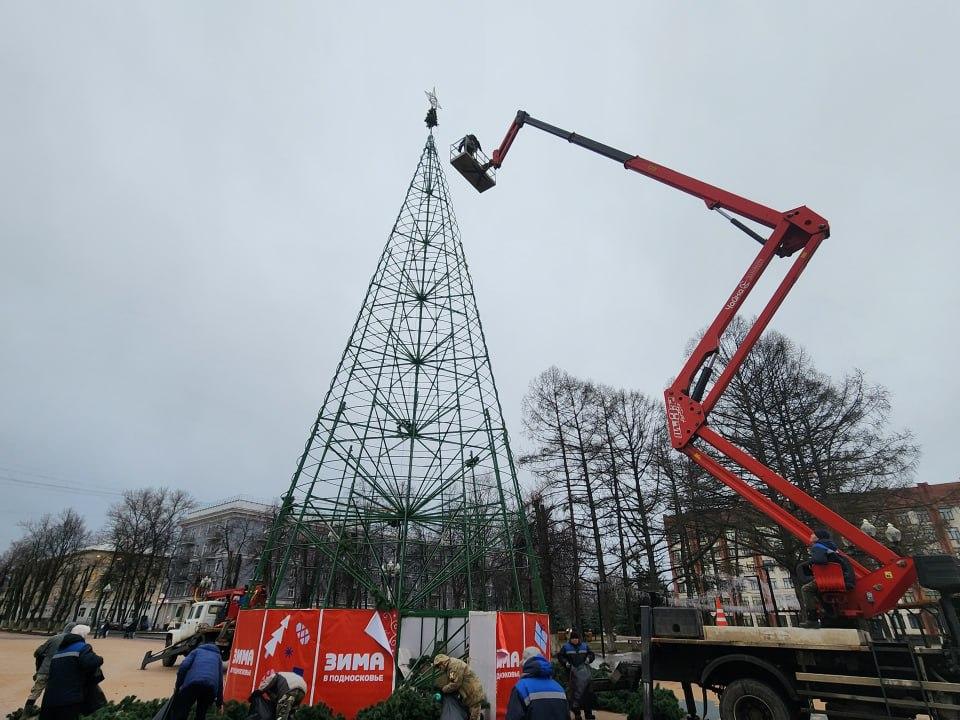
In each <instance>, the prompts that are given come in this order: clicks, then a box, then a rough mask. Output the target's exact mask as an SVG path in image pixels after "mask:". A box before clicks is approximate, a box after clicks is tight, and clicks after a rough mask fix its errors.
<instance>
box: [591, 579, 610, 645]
mask: <svg viewBox="0 0 960 720" xmlns="http://www.w3.org/2000/svg"><path fill="white" fill-rule="evenodd" d="M593 584H594V585H596V586H597V615H598V616H599V618H600V657H603V658H606V657H607V643H606V640H605V639H604V637H603V636H604V634H605V633H604V628H603V595H604V593H602V592H601V591H600V589H601V586H603V589H604V590H606V585H607V583H606V582H604V581H602V580H597V581H594V583H593Z"/></svg>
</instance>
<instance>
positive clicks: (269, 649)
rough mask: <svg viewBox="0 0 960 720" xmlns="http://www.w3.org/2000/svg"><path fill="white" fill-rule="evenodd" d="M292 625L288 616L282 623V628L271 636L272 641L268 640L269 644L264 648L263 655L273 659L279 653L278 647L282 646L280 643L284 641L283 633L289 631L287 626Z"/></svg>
mask: <svg viewBox="0 0 960 720" xmlns="http://www.w3.org/2000/svg"><path fill="white" fill-rule="evenodd" d="M289 624H290V616H289V615H287V616H286V617H285V618H284V619H283V620H281V621H280V627H278V628H277V629H276V630H274V631H273V634H272V635H271V636H270V639H269V640H267V644H266V645H264V646H263V654H264V655H266V656H267V657H273V654H274V653H275V652H277V645H279V644H280V641H281V640H283V633H284V632H286V630H287V625H289Z"/></svg>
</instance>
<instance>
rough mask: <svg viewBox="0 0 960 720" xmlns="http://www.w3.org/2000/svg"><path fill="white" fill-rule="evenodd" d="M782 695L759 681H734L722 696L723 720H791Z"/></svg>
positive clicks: (721, 714) (721, 713)
mask: <svg viewBox="0 0 960 720" xmlns="http://www.w3.org/2000/svg"><path fill="white" fill-rule="evenodd" d="M792 717H794V713H793V712H791V708H790V706H789V705H788V704H787V702H786V701H785V700H783V698H781V697H780V693H778V692H776V691H775V690H774V689H773V688H771V687H770V686H769V685H767V684H766V683H763V682H760V681H759V680H751V679H743V680H734V681H733V682H732V683H730V684H729V685H727V687H726V689H725V690H724V691H723V694H722V695H721V696H720V718H721V720H791V718H792Z"/></svg>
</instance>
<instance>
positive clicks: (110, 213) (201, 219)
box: [0, 0, 960, 548]
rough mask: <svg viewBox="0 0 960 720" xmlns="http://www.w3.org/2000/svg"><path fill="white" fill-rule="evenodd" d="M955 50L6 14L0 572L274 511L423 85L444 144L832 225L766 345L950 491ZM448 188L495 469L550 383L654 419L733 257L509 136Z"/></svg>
mask: <svg viewBox="0 0 960 720" xmlns="http://www.w3.org/2000/svg"><path fill="white" fill-rule="evenodd" d="M801 5H802V6H801ZM958 21H960V5H958V4H957V3H955V2H925V3H894V2H856V3H853V2H844V3H828V2H816V3H804V4H799V3H764V2H736V3H709V4H707V3H696V4H694V3H662V2H636V1H635V0H634V1H631V2H622V3H570V4H564V3H562V2H542V3H479V4H472V5H471V6H469V7H467V6H466V5H465V4H463V3H452V2H436V3H423V2H411V1H409V0H408V1H407V2H402V3H381V4H379V5H375V4H370V3H321V2H312V3H307V2H286V3H255V4H254V3H245V2H236V1H235V0H231V1H230V2H204V3H195V2H163V3H144V2H127V1H125V2H114V3H104V2H92V1H88V2H83V3H75V2H44V3H39V2H33V1H24V2H10V1H9V0H0V91H2V98H3V109H2V111H0V249H2V254H0V338H2V340H0V342H2V344H0V492H2V493H3V494H4V498H5V501H4V502H3V503H0V548H2V547H5V546H6V543H7V541H9V540H10V539H11V538H12V537H14V536H15V535H16V534H17V533H18V529H17V528H16V523H17V522H18V521H21V520H25V519H30V518H35V517H38V516H39V515H40V514H42V513H43V512H44V511H58V510H59V509H61V508H62V507H64V506H67V505H72V506H75V507H76V508H78V509H79V510H80V511H82V512H83V513H84V514H85V515H86V516H87V517H88V519H89V521H90V523H91V525H93V526H94V527H96V526H98V525H99V524H100V523H101V522H102V519H103V511H104V509H105V507H106V505H107V504H109V502H110V501H111V500H112V499H114V496H112V495H110V494H109V493H110V492H119V490H121V489H123V488H127V487H135V486H142V485H161V484H169V485H173V486H177V487H183V488H186V489H188V490H190V491H191V492H193V493H194V494H195V495H196V496H197V497H198V498H200V499H202V500H215V499H217V498H220V497H223V496H228V495H232V494H236V493H246V494H249V495H253V496H259V497H271V496H276V495H278V494H280V493H281V492H283V490H284V489H285V488H286V486H287V483H288V481H289V477H290V474H291V472H292V470H293V469H294V463H295V459H296V457H297V455H298V454H299V453H300V452H301V451H302V447H303V442H304V440H305V438H306V434H307V431H308V429H309V426H310V424H311V421H312V419H313V417H314V416H315V413H316V410H317V408H318V406H319V405H320V403H321V401H322V399H323V395H324V393H325V391H326V389H327V386H328V383H329V381H330V378H331V375H332V373H333V371H334V369H335V367H336V363H337V361H338V360H339V357H340V354H341V352H342V350H343V346H344V344H345V342H346V339H347V336H348V334H349V331H350V328H351V326H352V322H353V320H354V318H355V315H356V312H357V310H358V308H359V304H360V302H361V300H362V298H363V294H364V291H365V289H366V285H367V283H368V281H369V278H370V275H371V274H372V272H373V270H374V267H375V264H376V260H377V257H378V256H379V253H380V251H381V249H382V246H383V243H384V241H385V239H386V237H387V234H388V233H389V230H390V227H391V224H392V222H393V220H394V218H395V216H396V213H397V210H398V208H399V204H400V202H401V200H402V198H403V194H404V192H405V190H406V187H407V183H408V182H409V179H410V177H411V175H412V173H413V171H414V169H415V167H416V162H417V159H418V157H419V154H420V151H421V149H422V145H423V141H424V138H425V129H424V127H423V124H422V117H423V114H424V112H425V110H426V101H425V98H424V95H423V90H424V89H426V88H429V87H432V86H434V85H436V87H437V93H438V95H439V97H440V101H441V103H442V105H443V110H442V111H441V113H440V122H441V125H440V127H439V129H438V140H439V142H440V144H441V145H442V146H446V145H447V144H449V143H450V142H453V140H454V139H456V138H457V137H458V136H459V135H462V134H463V133H464V132H465V131H467V130H471V131H474V132H476V133H477V134H478V135H479V137H480V139H481V141H482V142H483V143H484V146H485V147H487V148H489V147H491V146H495V145H496V144H497V143H498V142H499V139H500V137H501V136H502V134H503V132H504V131H505V130H506V128H507V125H508V124H509V122H510V120H511V119H512V117H513V115H514V113H515V111H516V110H517V108H524V109H526V110H528V111H530V112H531V113H532V114H534V115H536V116H538V117H541V118H543V119H545V120H547V121H549V122H553V123H555V124H557V125H560V126H561V127H566V128H569V129H572V130H576V131H579V132H582V133H584V134H587V135H589V136H592V137H595V138H597V139H599V140H601V141H604V142H606V143H609V144H611V145H614V146H616V147H621V148H623V149H624V150H628V151H630V152H636V153H639V154H641V155H644V156H645V157H648V158H650V159H652V160H656V161H659V162H661V163H664V164H666V165H669V166H672V167H674V168H676V169H679V170H682V171H684V172H687V173H690V174H693V175H696V176H698V177H701V178H703V179H706V180H709V181H711V182H713V183H715V184H718V185H721V186H723V187H726V188H729V189H731V190H734V191H736V192H739V193H741V194H743V195H746V196H748V197H751V198H753V199H756V200H758V201H760V202H763V203H765V204H768V205H771V206H773V207H777V208H781V209H785V210H786V209H789V208H792V207H795V206H796V205H800V204H807V205H809V206H810V207H812V208H814V209H815V210H817V211H818V212H820V213H821V214H822V215H824V216H825V217H827V218H828V219H829V220H830V222H831V225H832V230H833V236H832V237H831V238H830V239H829V240H828V241H826V242H825V243H824V245H823V246H822V248H821V250H820V251H819V252H818V254H817V256H816V257H815V258H814V260H813V262H812V263H811V265H810V267H809V269H808V271H807V272H806V273H805V274H804V276H803V278H802V279H801V281H800V283H799V284H798V286H797V288H796V290H795V292H794V293H793V294H792V295H791V297H790V298H789V299H788V301H787V303H786V305H785V306H784V308H783V310H782V311H781V313H780V314H779V315H778V317H777V319H776V320H775V323H774V326H775V327H776V328H777V329H779V330H781V331H782V332H784V333H786V334H788V335H789V336H791V337H792V338H794V339H795V340H796V341H797V342H799V343H801V344H802V345H804V346H805V347H806V348H807V349H808V350H809V352H810V353H811V355H812V357H813V358H814V360H815V362H816V363H817V364H818V366H819V367H820V368H821V369H823V370H825V371H827V372H829V373H831V374H833V375H839V374H841V373H843V372H845V371H848V370H850V369H852V368H861V369H863V370H864V371H865V372H866V374H867V376H868V378H869V379H870V380H871V381H873V382H877V383H882V384H884V385H886V386H887V387H889V388H890V390H891V391H892V395H893V401H894V412H893V421H894V424H895V425H896V426H906V427H910V428H912V429H913V430H914V432H915V433H916V435H917V438H918V440H919V441H920V442H921V443H922V446H923V459H922V461H921V464H920V468H919V472H918V475H917V479H918V480H923V481H928V482H944V481H949V480H955V479H957V478H958V475H960V469H958V462H957V460H956V455H955V453H954V452H953V449H954V445H955V444H956V442H957V439H956V436H955V428H956V407H957V400H958V395H960V392H958V391H960V381H958V377H957V374H956V364H957V357H958V355H960V342H958V339H957V331H956V326H957V320H956V315H957V309H958V305H960V302H958V301H960V291H958V285H957V281H956V273H957V267H958V264H960V263H958V261H960V242H958V239H957V237H956V229H955V225H956V222H955V220H954V218H953V214H954V209H955V207H956V204H957V190H958V187H960V183H958V180H960V177H958V174H960V171H958V168H960V150H958V141H957V135H956V133H957V128H958V127H960V117H958V114H960V110H958V109H960V101H958V100H957V97H956V83H957V79H956V73H957V68H958V67H960V63H958V60H960V58H958V54H960V53H958V50H957V42H956V33H957V28H958V26H960V25H958ZM448 177H449V181H450V185H451V187H452V191H453V202H454V208H455V211H456V212H457V215H458V218H459V222H460V227H461V231H462V233H463V238H464V243H465V247H466V253H467V259H468V261H469V262H470V266H471V270H472V273H473V278H474V282H475V286H476V291H477V299H478V304H479V308H480V313H481V317H482V319H483V323H484V328H485V330H486V333H487V340H488V343H489V346H490V352H491V356H492V361H493V367H494V371H495V373H496V375H497V380H498V385H499V390H500V395H501V399H502V401H503V405H504V410H505V413H506V419H507V422H508V425H509V427H511V428H512V429H513V435H514V439H515V444H521V443H522V436H521V432H520V430H521V427H520V401H521V398H522V396H523V393H524V391H525V389H526V386H527V384H528V382H529V381H530V380H531V379H532V378H533V377H534V376H535V375H537V374H538V373H539V372H540V371H542V370H543V369H544V368H546V367H547V366H549V365H551V364H556V365H559V366H561V367H563V368H565V369H567V370H569V371H570V372H572V373H575V374H577V375H581V376H586V377H590V378H593V379H595V380H598V381H602V382H605V383H610V384H615V385H622V386H628V387H634V388H638V389H641V390H644V391H646V392H648V393H651V394H653V395H656V396H659V394H660V393H661V391H662V388H663V387H664V386H665V385H666V384H667V383H668V382H669V380H670V379H671V378H672V375H673V374H675V372H676V371H677V370H678V369H679V367H680V365H681V364H682V361H683V359H684V358H683V349H684V346H685V344H686V342H687V341H688V339H689V338H690V337H691V336H692V335H693V334H694V333H695V332H696V331H697V330H698V329H699V328H701V327H702V326H704V325H705V324H706V323H707V322H708V321H709V320H710V319H712V317H713V315H714V314H715V312H716V311H717V310H718V309H719V307H720V305H722V303H723V301H724V300H725V298H726V296H727V294H728V292H729V291H730V290H731V288H732V287H733V285H734V284H735V283H736V281H737V279H738V278H739V275H740V273H742V271H743V270H744V269H745V268H746V266H747V265H748V264H749V261H750V258H751V256H752V253H753V252H754V246H753V244H752V243H751V242H750V241H749V240H747V239H746V238H744V237H743V236H742V235H740V234H739V233H737V232H736V231H734V230H732V229H731V228H730V227H729V226H728V225H726V224H725V223H723V222H721V221H720V219H719V218H718V217H716V216H715V215H714V214H713V213H708V212H706V211H705V210H704V208H703V205H702V204H701V203H699V202H698V201H696V200H693V199H691V198H688V197H686V196H683V195H682V194H680V193H677V192H676V191H673V190H670V189H667V188H663V187H660V186H658V185H657V184H656V183H652V182H650V181H648V180H646V179H644V178H642V177H639V176H635V175H632V174H628V173H626V172H624V171H623V170H622V169H620V168H618V167H617V166H616V164H614V163H611V162H609V161H606V160H603V159H601V158H598V157H596V156H593V155H591V154H589V153H586V152H584V151H582V150H579V149H576V148H572V147H568V146H567V145H566V144H564V143H563V142H561V141H558V140H556V139H555V138H551V137H549V136H546V135H543V134H540V133H537V132H536V131H530V130H527V131H524V134H523V135H522V136H521V137H520V139H519V140H518V141H517V143H516V145H515V146H514V149H513V151H512V153H511V156H510V159H509V162H508V164H507V165H506V166H505V167H504V169H503V170H502V171H501V174H500V182H499V185H498V187H497V188H496V189H495V190H493V191H491V192H489V193H486V194H485V195H483V196H479V195H476V194H475V193H474V191H473V190H472V189H471V188H469V187H468V186H467V185H466V184H465V183H464V182H462V181H461V179H460V178H459V176H456V175H454V174H453V173H452V170H451V172H450V173H448ZM18 480H19V481H20V482H17V481H18ZM24 481H25V482H27V483H33V484H30V485H28V484H24ZM36 483H46V484H47V485H59V486H65V487H40V486H37V485H36ZM104 490H106V492H102V491H104Z"/></svg>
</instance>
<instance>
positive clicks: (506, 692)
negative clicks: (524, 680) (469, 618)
mask: <svg viewBox="0 0 960 720" xmlns="http://www.w3.org/2000/svg"><path fill="white" fill-rule="evenodd" d="M528 647H537V648H539V649H540V651H541V652H542V653H543V655H544V657H546V658H548V659H549V658H550V618H549V617H548V616H547V615H546V614H543V613H522V612H501V613H497V719H498V720H503V718H505V717H506V714H507V702H508V701H509V700H510V692H511V691H512V690H513V686H514V685H516V684H517V680H519V679H520V675H521V674H522V672H523V670H522V668H523V651H524V649H525V648H528Z"/></svg>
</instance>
